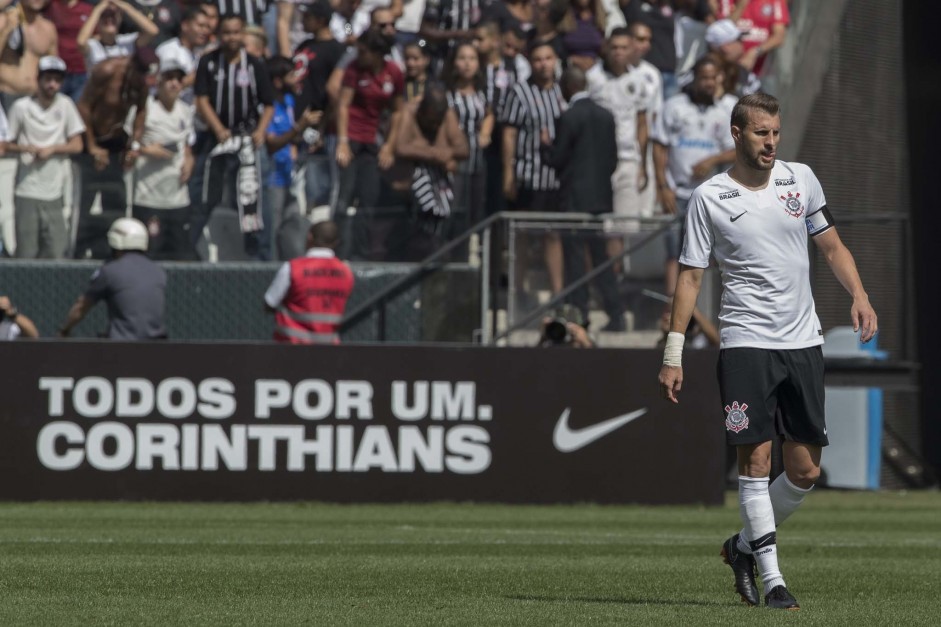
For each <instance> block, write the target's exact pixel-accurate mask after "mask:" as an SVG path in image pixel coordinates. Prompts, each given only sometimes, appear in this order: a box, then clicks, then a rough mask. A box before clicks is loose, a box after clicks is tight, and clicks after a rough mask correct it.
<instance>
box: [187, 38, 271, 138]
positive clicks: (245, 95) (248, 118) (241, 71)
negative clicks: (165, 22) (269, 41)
mask: <svg viewBox="0 0 941 627" xmlns="http://www.w3.org/2000/svg"><path fill="white" fill-rule="evenodd" d="M194 93H195V94H196V97H197V98H198V97H199V96H208V97H209V102H210V104H212V108H213V109H215V111H216V115H217V116H219V121H220V122H222V124H223V125H224V126H225V127H226V128H227V129H229V130H230V131H232V132H233V133H235V134H238V133H251V132H253V131H254V130H255V128H256V127H257V126H258V121H259V118H260V114H259V111H258V108H259V105H260V104H261V105H266V106H270V105H272V104H273V103H274V89H273V88H272V86H271V80H270V79H269V78H268V70H267V68H266V67H265V63H264V62H263V61H261V60H260V59H258V58H257V57H253V56H252V55H250V54H248V53H247V52H245V51H244V50H242V51H241V52H240V53H239V56H238V57H237V58H236V59H235V62H234V63H228V62H227V61H226V60H225V55H224V53H223V51H222V50H215V51H213V52H210V53H208V54H205V55H203V57H202V58H201V59H200V60H199V65H198V66H197V68H196V83H195V85H194Z"/></svg>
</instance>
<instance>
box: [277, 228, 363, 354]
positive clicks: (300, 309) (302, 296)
mask: <svg viewBox="0 0 941 627" xmlns="http://www.w3.org/2000/svg"><path fill="white" fill-rule="evenodd" d="M339 243H340V238H339V229H338V228H337V225H336V223H335V222H332V221H325V222H318V223H317V224H314V225H313V226H311V227H310V230H309V231H308V232H307V253H306V254H305V255H304V256H303V257H298V258H296V259H292V260H291V261H288V262H286V263H285V264H284V265H282V266H281V268H280V269H279V270H278V273H277V274H276V275H275V277H274V280H273V281H272V282H271V285H270V286H269V287H268V291H267V292H265V305H266V306H267V309H268V311H271V312H274V314H275V327H274V339H275V340H276V341H278V342H285V343H288V344H339V343H340V335H339V333H338V326H339V324H340V320H341V319H342V318H343V310H344V309H345V308H346V301H347V300H348V299H349V297H350V292H352V291H353V271H352V270H350V267H349V266H348V265H347V264H346V263H345V262H343V261H340V260H339V259H337V257H336V253H335V252H334V251H335V250H336V248H337V245H339Z"/></svg>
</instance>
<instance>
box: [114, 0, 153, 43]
mask: <svg viewBox="0 0 941 627" xmlns="http://www.w3.org/2000/svg"><path fill="white" fill-rule="evenodd" d="M110 1H111V4H113V5H114V6H116V7H117V8H118V9H120V11H121V12H122V13H123V14H124V15H126V16H127V17H128V18H129V19H130V20H131V21H132V22H134V25H135V26H137V30H138V31H139V32H140V34H139V35H138V36H137V41H136V42H135V45H136V46H138V47H139V48H143V47H144V46H147V45H149V44H150V42H152V41H153V40H154V37H156V36H157V35H159V34H160V29H159V28H157V25H156V24H154V22H153V21H151V19H150V18H148V17H147V16H146V15H144V14H143V13H141V12H140V11H138V10H137V9H135V8H134V7H133V6H132V5H131V4H130V3H128V2H125V1H124V0H110Z"/></svg>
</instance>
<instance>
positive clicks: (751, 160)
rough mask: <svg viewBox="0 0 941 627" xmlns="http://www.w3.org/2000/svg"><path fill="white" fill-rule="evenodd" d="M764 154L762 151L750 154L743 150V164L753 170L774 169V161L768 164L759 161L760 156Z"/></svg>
mask: <svg viewBox="0 0 941 627" xmlns="http://www.w3.org/2000/svg"><path fill="white" fill-rule="evenodd" d="M764 152H765V151H764V150H759V151H757V152H755V153H754V154H752V153H751V152H750V151H748V150H745V155H744V156H745V164H746V165H747V166H748V167H750V168H752V169H754V170H761V171H767V170H772V169H774V162H775V161H776V160H775V159H772V160H771V162H770V163H764V162H763V161H761V155H762V154H764Z"/></svg>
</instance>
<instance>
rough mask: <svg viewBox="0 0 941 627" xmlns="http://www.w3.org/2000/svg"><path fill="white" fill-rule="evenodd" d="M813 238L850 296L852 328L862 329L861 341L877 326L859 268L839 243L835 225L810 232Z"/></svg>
mask: <svg viewBox="0 0 941 627" xmlns="http://www.w3.org/2000/svg"><path fill="white" fill-rule="evenodd" d="M813 239H814V243H815V244H816V245H817V248H818V249H819V250H820V252H821V253H823V256H824V258H825V259H826V260H827V263H828V264H830V269H831V270H832V271H833V275H834V276H835V277H836V278H837V280H838V281H839V282H840V285H842V286H843V289H845V290H846V291H847V292H848V293H849V295H850V296H852V298H853V305H852V307H851V308H850V317H851V319H852V321H853V330H854V331H859V330H860V329H862V333H861V334H860V337H859V339H860V341H861V342H868V341H869V340H871V339H872V338H873V336H875V334H876V331H878V330H879V323H878V319H877V318H876V312H875V310H874V309H873V308H872V305H871V304H869V295H868V294H866V290H864V289H863V282H862V279H860V278H859V270H857V269H856V261H855V260H854V259H853V254H852V253H851V252H850V251H849V249H848V248H847V247H846V246H845V245H844V244H843V240H841V239H840V236H839V234H838V233H837V232H836V228H830V229H829V230H827V231H824V232H823V233H821V234H820V235H816V236H814V238H813Z"/></svg>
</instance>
